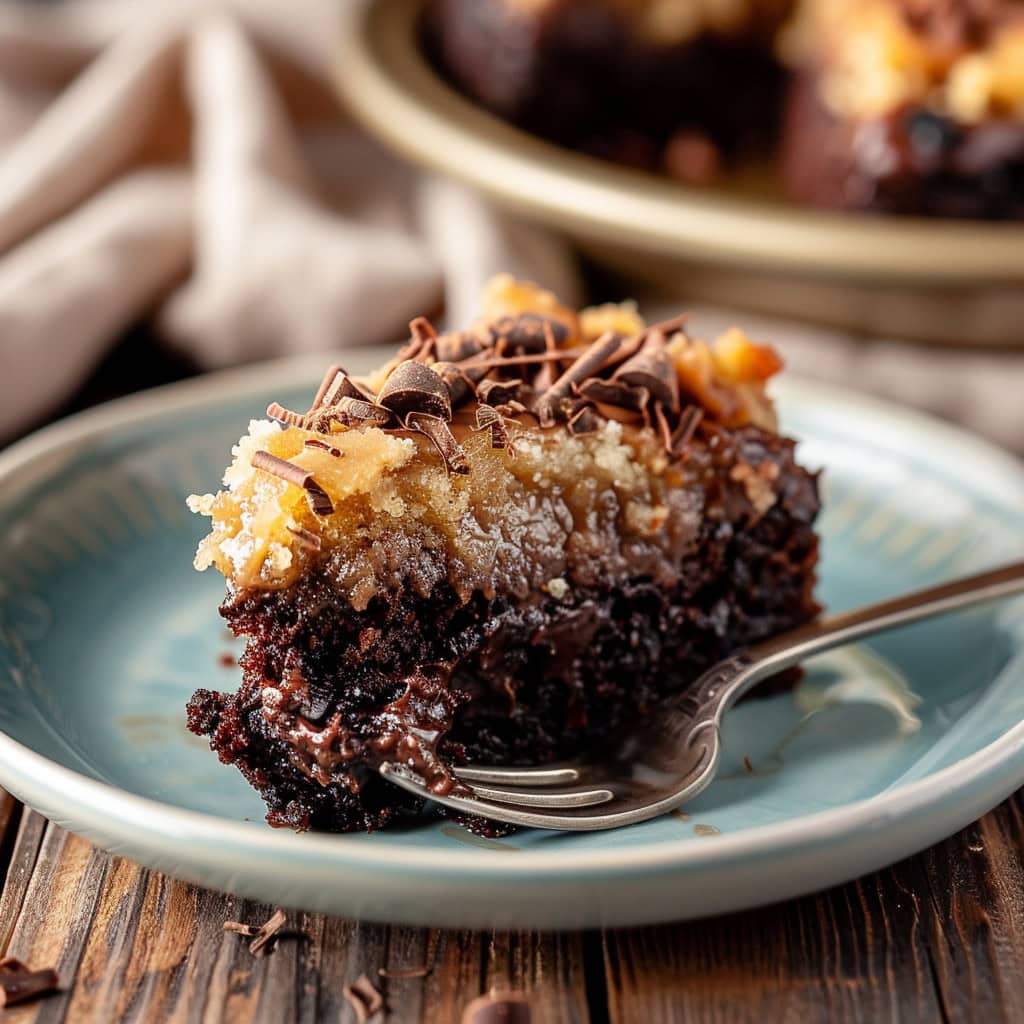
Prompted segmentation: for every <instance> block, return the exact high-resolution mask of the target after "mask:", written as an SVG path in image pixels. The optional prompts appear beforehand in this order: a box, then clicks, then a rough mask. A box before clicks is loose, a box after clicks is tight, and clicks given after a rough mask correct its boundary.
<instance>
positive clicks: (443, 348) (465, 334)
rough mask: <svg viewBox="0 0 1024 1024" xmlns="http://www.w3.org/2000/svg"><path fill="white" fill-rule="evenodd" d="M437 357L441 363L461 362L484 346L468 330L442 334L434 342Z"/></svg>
mask: <svg viewBox="0 0 1024 1024" xmlns="http://www.w3.org/2000/svg"><path fill="white" fill-rule="evenodd" d="M435 348H436V350H437V358H438V360H439V361H440V362H442V363H461V362H463V361H464V360H466V359H471V358H472V357H473V356H475V355H477V353H479V352H481V351H482V350H483V348H484V344H483V342H482V341H481V340H480V338H479V337H477V335H476V334H474V333H472V332H470V331H458V332H455V333H452V334H442V335H441V336H440V337H439V338H438V339H437V342H436V343H435Z"/></svg>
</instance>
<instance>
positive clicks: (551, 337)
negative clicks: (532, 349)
mask: <svg viewBox="0 0 1024 1024" xmlns="http://www.w3.org/2000/svg"><path fill="white" fill-rule="evenodd" d="M544 343H545V351H546V352H548V353H555V352H557V351H558V344H557V342H556V341H555V333H554V331H552V330H551V324H550V323H545V324H544ZM557 377H558V363H557V362H550V363H541V366H540V369H539V370H538V371H537V376H536V377H534V378H533V386H534V387H535V388H536V389H537V390H538V391H546V390H547V389H548V388H549V387H551V385H552V384H554V382H555V380H556V378H557Z"/></svg>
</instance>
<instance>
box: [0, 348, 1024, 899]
mask: <svg viewBox="0 0 1024 1024" xmlns="http://www.w3.org/2000/svg"><path fill="white" fill-rule="evenodd" d="M357 351H362V352H365V353H367V354H369V353H371V352H373V353H377V354H379V353H382V352H385V351H387V352H390V351H391V347H390V346H360V347H359V348H358V349H356V348H355V347H353V348H350V349H347V350H346V352H347V354H349V355H352V354H354V353H355V352H357ZM322 366H323V358H322V357H317V356H305V357H299V358H287V359H283V360H273V361H270V362H265V363H260V364H257V365H254V366H249V367H244V368H241V369H233V370H223V371H218V372H215V373H210V374H205V375H203V376H201V377H198V378H195V379H192V380H186V381H181V382H177V383H174V384H169V385H165V386H163V387H160V388H155V389H150V390H147V391H143V392H139V393H137V394H134V395H130V396H127V397H125V398H120V399H116V400H114V401H112V402H108V403H105V404H103V405H99V406H96V407H94V408H92V409H88V410H85V411H84V412H80V413H76V414H74V415H73V416H70V417H67V418H65V419H63V420H60V421H58V422H57V423H54V424H52V425H50V426H48V427H44V428H43V429H41V430H39V431H37V432H36V433H34V434H31V435H29V436H28V437H26V438H25V439H23V440H21V441H19V442H16V443H15V444H13V445H11V446H10V447H9V448H8V449H7V450H6V451H4V452H2V453H0V505H4V504H6V503H7V502H8V501H9V500H11V496H10V495H9V494H8V492H13V496H14V498H16V497H17V495H18V494H19V493H22V492H23V491H24V490H25V488H26V486H31V485H32V484H33V483H35V482H37V481H38V480H39V479H40V476H38V475H33V474H31V473H30V474H27V476H26V477H25V478H20V477H19V470H22V469H24V468H26V467H31V466H32V465H33V464H34V463H35V462H36V460H38V459H40V458H42V457H44V456H47V455H56V454H57V453H59V452H62V451H67V450H71V451H72V452H74V451H77V450H82V449H84V448H87V447H88V445H89V443H91V442H93V441H95V440H97V439H99V438H101V437H103V436H107V435H109V434H111V433H112V432H115V431H117V430H118V429H124V428H128V427H131V426H141V425H143V424H145V423H147V422H149V421H152V420H158V419H160V418H162V417H165V416H167V415H171V414H178V413H180V412H182V411H184V410H187V409H189V408H193V407H195V406H197V405H198V406H202V405H204V404H205V403H207V402H209V401H211V400H213V399H216V398H220V399H222V400H223V399H224V398H225V396H230V399H231V400H236V399H244V398H245V397H246V396H247V395H249V394H253V395H255V394H257V393H260V392H265V391H266V390H268V389H269V388H271V387H278V388H282V389H284V388H290V387H297V386H301V385H303V384H311V386H312V385H315V380H316V377H317V376H318V375H319V371H320V369H322ZM780 384H781V385H782V386H781V387H780V388H779V390H780V391H782V392H783V396H782V401H783V402H785V401H794V400H795V401H799V396H800V394H801V393H804V394H807V395H810V394H811V392H813V400H814V401H815V402H816V403H819V404H820V403H823V402H827V403H829V404H830V405H837V406H840V407H845V408H847V409H866V410H869V411H875V412H881V413H884V414H885V415H886V416H887V418H888V419H889V420H890V421H898V422H901V423H902V424H904V425H906V426H909V427H910V428H911V429H914V430H916V431H921V430H926V431H928V432H930V433H931V434H933V435H938V437H939V438H941V440H942V441H943V444H944V445H947V444H952V445H954V446H956V448H957V450H958V451H960V452H962V453H963V454H965V455H970V456H971V457H973V458H975V459H977V460H979V462H985V463H987V464H988V465H990V466H995V467H998V470H999V473H998V475H997V478H998V481H999V486H998V487H997V488H996V489H995V490H993V492H992V493H993V494H996V495H998V497H997V499H996V500H1000V501H1004V500H1006V494H1003V493H1002V492H1003V490H1004V488H1008V492H1009V493H1012V494H1014V495H1016V496H1018V497H1019V498H1020V500H1021V501H1022V503H1024V466H1022V465H1021V463H1020V462H1019V460H1018V459H1017V458H1016V457H1015V456H1013V455H1011V454H1010V453H1008V452H1006V451H1004V450H1003V449H1001V448H999V447H998V446H997V445H994V444H992V443H991V442H989V441H986V440H984V439H981V438H978V437H976V436H974V435H972V434H970V433H968V432H966V431H963V430H961V429H959V428H957V427H954V426H951V425H949V424H946V423H944V422H942V421H940V420H937V419H935V418H933V417H931V416H928V415H926V414H922V413H919V412H915V411H910V410H907V409H904V408H902V407H900V406H898V405H895V404H893V403H890V402H886V401H883V400H879V399H876V398H873V397H871V396H865V395H861V394H860V393H858V392H856V391H853V390H850V389H846V388H842V387H837V386H835V385H828V384H821V383H818V382H816V381H802V380H800V379H799V378H795V377H789V378H787V379H786V380H785V381H784V382H780ZM45 471H46V467H44V473H45ZM1004 478H1005V479H1004ZM23 766H31V767H32V769H33V770H32V771H29V770H27V768H26V767H23ZM1011 769H1012V770H1013V772H1014V778H1015V779H1016V780H1017V782H1016V783H1015V784H1014V788H1016V785H1018V784H1019V782H1020V778H1021V775H1022V771H1024V721H1022V722H1019V723H1017V725H1015V726H1013V727H1011V728H1010V729H1009V730H1008V731H1007V732H1006V733H1004V734H1003V735H1002V736H1000V737H998V738H997V739H995V740H993V741H992V742H991V743H989V744H987V745H986V746H985V747H983V748H982V749H981V750H979V751H976V752H975V753H974V754H971V755H969V756H968V757H966V758H962V759H960V760H958V761H957V762H956V763H954V764H953V765H950V766H948V767H947V768H944V769H941V770H940V771H938V772H934V773H932V774H929V775H927V776H926V777H924V778H923V779H919V780H916V781H914V782H909V783H905V784H903V785H898V786H896V787H895V788H893V789H892V790H891V791H889V792H886V793H882V794H877V795H875V796H872V797H868V798H865V799H861V800H856V801H851V802H849V803H846V804H843V805H841V806H839V807H835V808H829V809H827V810H824V811H816V812H813V813H811V814H807V815H803V816H800V817H798V818H793V819H788V820H786V821H782V822H775V823H772V824H767V825H759V826H753V827H751V828H748V829H744V830H742V831H741V832H737V833H733V834H724V835H721V836H718V837H716V840H715V842H714V843H710V844H699V843H694V842H691V841H689V840H686V841H680V840H679V839H668V840H657V841H653V842H651V843H648V844H645V845H644V846H642V847H639V848H637V849H635V850H623V849H615V850H583V851H569V852H565V851H558V852H550V851H537V850H531V849H523V850H518V851H517V853H518V855H517V856H516V857H514V858H505V859H502V860H500V861H499V862H496V861H495V860H494V858H493V857H483V858H482V857H481V856H480V851H479V850H470V849H466V850H460V849H457V848H456V849H448V848H445V849H444V850H443V851H441V850H436V849H430V848H417V849H416V850H415V851H413V850H411V849H410V848H409V847H405V846H396V845H394V844H389V843H388V838H387V832H384V833H382V834H381V835H379V836H375V837H374V838H373V840H372V841H366V840H360V841H358V842H356V841H353V840H352V839H351V837H348V836H344V835H335V834H325V833H305V834H302V835H295V834H293V833H290V832H289V833H282V832H279V831H276V830H273V829H260V828H258V827H253V825H251V824H246V823H243V822H234V821H231V820H229V819H225V818H223V817H220V816H218V815H215V814H209V813H206V812H202V811H194V810H189V809H187V808H182V807H178V806H176V805H174V804H171V803H164V802H162V801H160V800H156V799H154V798H151V797H146V796H141V795H138V794H135V793H131V792H129V791H127V790H125V789H122V788H120V787H117V786H113V785H110V784H108V783H105V782H101V781H99V780H96V779H93V778H90V777H89V776H87V775H85V774H84V773H82V772H79V771H76V770H75V769H73V768H67V767H65V766H64V765H61V764H59V763H57V762H56V761H53V760H51V759H50V758H48V757H46V756H45V755H44V754H41V753H39V752H38V751H35V750H32V749H31V748H30V747H28V746H26V745H24V744H22V743H21V742H19V741H18V740H15V739H13V738H12V737H10V736H8V735H7V734H6V733H4V732H3V731H2V730H0V785H3V786H4V787H5V788H9V789H10V790H11V791H12V792H14V793H15V795H25V802H26V803H28V804H29V805H30V806H50V807H51V809H52V810H53V811H57V812H58V813H60V815H61V817H62V818H69V817H70V818H74V817H75V815H76V814H77V815H78V816H79V818H80V819H81V812H82V811H85V817H86V818H88V817H90V816H95V817H96V818H97V819H98V820H102V821H104V822H108V821H109V822H110V823H114V824H119V825H120V826H121V828H122V829H123V828H133V829H138V828H140V827H143V826H144V827H145V828H146V830H147V831H148V832H150V834H154V833H155V834H157V835H161V836H169V835H172V834H174V835H179V836H180V835H182V834H184V835H187V836H189V837H190V838H192V839H205V840H207V841H211V842H213V843H216V844H217V845H225V844H231V845H234V846H237V845H241V846H243V847H248V848H250V849H258V850H259V851H260V852H261V853H279V854H280V855H281V856H283V857H294V856H295V855H296V853H304V854H306V855H307V856H308V857H311V858H312V859H314V860H316V861H317V862H322V861H323V859H324V858H325V857H326V858H331V857H335V858H339V859H341V860H343V861H344V862H345V864H346V865H347V866H348V867H350V868H353V869H360V868H361V869H371V870H372V869H373V867H374V866H380V865H382V864H385V863H386V864H388V865H390V866H400V867H403V868H404V869H406V870H407V871H408V870H409V869H410V868H411V867H412V864H411V861H413V860H415V862H416V864H415V867H416V869H417V870H418V871H420V872H421V873H428V872H429V873H430V874H431V875H432V876H434V877H437V876H446V877H451V876H453V875H461V874H465V873H466V872H469V873H470V874H471V875H473V876H481V877H483V876H488V875H493V874H494V873H495V871H496V869H498V873H500V874H502V875H503V876H506V877H510V876H511V877H515V878H531V879H533V880H535V881H540V880H553V879H564V878H565V877H567V876H573V877H579V876H580V875H581V874H583V875H590V876H595V875H602V874H605V875H606V874H607V873H609V872H610V871H616V872H621V871H629V870H636V869H642V868H648V869H672V868H676V869H680V870H687V869H695V868H699V867H700V866H702V865H707V864H711V863H715V864H718V865H719V866H721V865H722V864H723V863H725V862H727V861H740V860H744V859H747V858H749V857H751V856H757V855H758V854H759V853H762V852H766V851H770V850H773V849H778V848H779V847H780V846H782V847H786V846H790V845H792V844H793V843H801V844H802V845H806V844H808V843H814V842H821V841H825V840H832V839H834V838H835V837H836V836H837V835H844V834H846V835H849V834H850V833H851V832H857V831H860V830H870V829H871V828H873V827H877V826H879V825H880V824H883V823H884V822H886V821H890V820H894V819H896V818H910V817H913V816H914V815H920V814H922V813H925V814H926V813H927V812H928V811H929V809H930V808H931V807H932V806H933V805H935V804H941V803H942V802H943V801H944V800H945V799H948V798H949V796H950V795H951V794H956V795H958V796H960V797H962V798H964V799H966V797H967V796H968V794H970V793H972V792H973V791H974V789H975V788H977V787H987V790H986V791H992V790H994V789H1000V788H1001V786H1002V784H1003V783H1005V781H1006V777H1007V776H1008V775H1009V773H1010V770H1011ZM225 770H227V769H225ZM47 796H48V797H49V799H46V797H47ZM76 796H77V799H76ZM54 798H56V804H57V805H59V806H54ZM61 806H63V807H72V808H74V813H72V814H70V815H69V814H67V813H66V812H64V811H62V810H60V807H61ZM115 811H116V812H117V813H115ZM68 827H69V828H71V830H72V831H74V830H75V827H74V825H72V824H69V825H68Z"/></svg>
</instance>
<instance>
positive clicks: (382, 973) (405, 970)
mask: <svg viewBox="0 0 1024 1024" xmlns="http://www.w3.org/2000/svg"><path fill="white" fill-rule="evenodd" d="M377 975H378V977H381V978H392V979H395V980H398V979H402V978H426V977H428V976H429V975H430V968H429V967H378V968H377Z"/></svg>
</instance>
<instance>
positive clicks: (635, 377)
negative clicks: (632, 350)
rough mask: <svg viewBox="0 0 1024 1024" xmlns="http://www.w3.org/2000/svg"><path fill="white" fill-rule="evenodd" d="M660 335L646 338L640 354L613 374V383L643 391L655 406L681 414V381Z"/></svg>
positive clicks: (654, 334) (649, 335)
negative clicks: (658, 404) (656, 404)
mask: <svg viewBox="0 0 1024 1024" xmlns="http://www.w3.org/2000/svg"><path fill="white" fill-rule="evenodd" d="M665 343H666V339H665V335H664V334H662V333H661V331H651V332H649V333H648V334H647V337H646V339H645V340H644V343H643V345H642V346H641V348H640V351H639V352H637V354H636V355H635V356H632V357H631V358H629V359H627V360H626V362H624V363H623V364H622V365H621V366H620V367H619V368H618V369H617V370H616V371H615V373H613V374H612V380H613V381H617V382H619V383H622V384H626V385H628V386H629V387H634V388H644V389H645V390H646V391H647V393H648V394H649V395H650V397H651V399H652V400H653V401H655V402H660V403H661V404H662V405H664V406H665V408H666V409H668V410H669V411H670V412H678V411H679V381H678V379H677V378H676V369H675V367H674V366H673V365H672V360H671V359H670V358H669V357H668V353H667V352H666V351H665Z"/></svg>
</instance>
